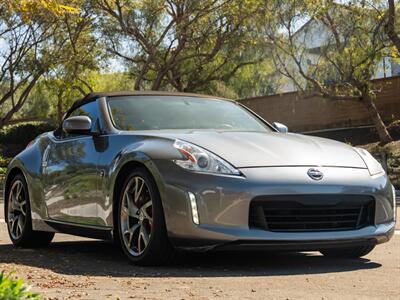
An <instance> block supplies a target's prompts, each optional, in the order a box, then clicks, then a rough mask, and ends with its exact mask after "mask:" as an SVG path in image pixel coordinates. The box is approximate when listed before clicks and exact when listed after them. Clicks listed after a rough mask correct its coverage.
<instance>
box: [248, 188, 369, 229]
mask: <svg viewBox="0 0 400 300" xmlns="http://www.w3.org/2000/svg"><path fill="white" fill-rule="evenodd" d="M374 211H375V201H374V198H373V197H371V196H363V195H332V194H329V195H315V194H313V195H281V196H261V197H256V198H254V199H253V200H252V201H251V204H250V212H249V227H250V228H259V229H264V230H268V231H276V232H285V231H286V232H288V231H294V232H295V231H297V232H299V231H307V232H310V231H340V230H356V229H360V228H363V227H365V226H368V225H372V224H374Z"/></svg>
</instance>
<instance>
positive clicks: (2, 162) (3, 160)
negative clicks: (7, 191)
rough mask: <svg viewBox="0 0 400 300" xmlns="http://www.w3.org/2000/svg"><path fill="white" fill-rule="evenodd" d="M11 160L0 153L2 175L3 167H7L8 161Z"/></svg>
mask: <svg viewBox="0 0 400 300" xmlns="http://www.w3.org/2000/svg"><path fill="white" fill-rule="evenodd" d="M10 161H11V158H5V157H3V156H1V154H0V175H1V169H5V168H7V166H8V163H9V162H10Z"/></svg>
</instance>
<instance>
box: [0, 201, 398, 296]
mask: <svg viewBox="0 0 400 300" xmlns="http://www.w3.org/2000/svg"><path fill="white" fill-rule="evenodd" d="M0 205H2V203H0ZM0 218H3V213H2V209H0ZM398 219H399V218H398ZM399 229H400V228H399V226H398V230H397V231H396V234H395V235H394V237H393V239H392V240H391V241H390V242H389V243H386V244H383V245H381V246H379V247H377V248H376V249H375V251H374V252H372V253H371V254H370V255H368V256H366V257H365V258H362V259H355V260H348V261H343V260H335V259H326V258H324V257H322V256H321V255H320V254H319V253H316V252H310V253H280V254H278V253H268V252H259V253H254V252H253V253H251V252H250V253H249V252H233V253H232V252H231V253H226V252H225V253H222V252H215V253H206V254H186V255H183V256H180V258H179V259H178V261H177V262H176V263H175V264H174V265H173V266H168V267H151V268H149V267H136V266H134V265H132V264H130V263H128V261H127V260H126V259H125V257H124V256H123V255H122V253H121V252H119V251H118V250H116V249H115V248H114V247H113V246H112V245H111V244H110V243H106V242H102V241H96V240H90V239H83V238H76V237H72V236H68V235H63V234H58V235H56V238H55V241H54V242H53V243H52V244H51V246H50V247H48V248H46V249H37V250H23V249H15V248H13V247H12V246H11V245H10V241H9V238H8V235H7V232H6V226H5V224H4V221H2V222H0V270H5V271H6V272H10V271H15V274H16V275H17V276H19V277H21V278H24V279H25V280H26V282H27V283H28V284H30V285H31V286H32V289H33V290H34V291H37V292H40V293H41V294H42V295H43V298H44V299H224V298H226V299H400V230H399Z"/></svg>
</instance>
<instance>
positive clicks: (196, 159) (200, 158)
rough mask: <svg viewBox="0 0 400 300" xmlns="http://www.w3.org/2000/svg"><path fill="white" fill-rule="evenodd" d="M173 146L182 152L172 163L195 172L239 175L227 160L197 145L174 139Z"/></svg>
mask: <svg viewBox="0 0 400 300" xmlns="http://www.w3.org/2000/svg"><path fill="white" fill-rule="evenodd" d="M174 147H175V148H176V149H177V150H178V151H179V152H180V153H181V154H182V159H175V160H174V163H176V164H177V165H178V166H180V167H182V168H184V169H187V170H190V171H196V172H206V173H215V174H226V175H241V173H240V172H239V171H238V170H236V169H235V168H234V167H233V166H231V165H230V164H229V163H228V162H226V161H224V160H223V159H222V158H220V157H218V156H216V155H215V154H213V153H211V152H209V151H207V150H205V149H203V148H201V147H199V146H196V145H193V144H190V143H188V142H184V141H180V140H176V141H175V143H174Z"/></svg>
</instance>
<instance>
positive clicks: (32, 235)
mask: <svg viewBox="0 0 400 300" xmlns="http://www.w3.org/2000/svg"><path fill="white" fill-rule="evenodd" d="M19 188H21V190H20V193H19V194H18V195H17V194H16V193H15V194H14V192H17V189H19ZM14 189H15V190H14ZM13 195H14V196H13ZM13 199H16V201H17V202H15V201H14V202H12V201H13ZM13 203H18V205H16V204H14V205H13ZM17 206H18V208H15V207H17ZM4 212H5V218H6V223H7V229H8V235H9V236H10V239H11V241H12V243H13V244H14V246H17V247H23V248H38V247H45V246H47V245H49V244H50V243H51V241H52V239H53V237H54V232H45V231H35V230H33V229H32V215H31V206H30V199H29V192H28V185H27V184H26V181H25V178H24V176H23V175H22V174H17V175H16V176H15V177H14V178H13V179H12V181H11V184H10V190H9V192H8V195H7V199H6V201H4ZM9 212H10V213H9ZM12 220H14V222H12ZM17 220H18V221H17ZM16 227H17V231H15V228H16Z"/></svg>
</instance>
